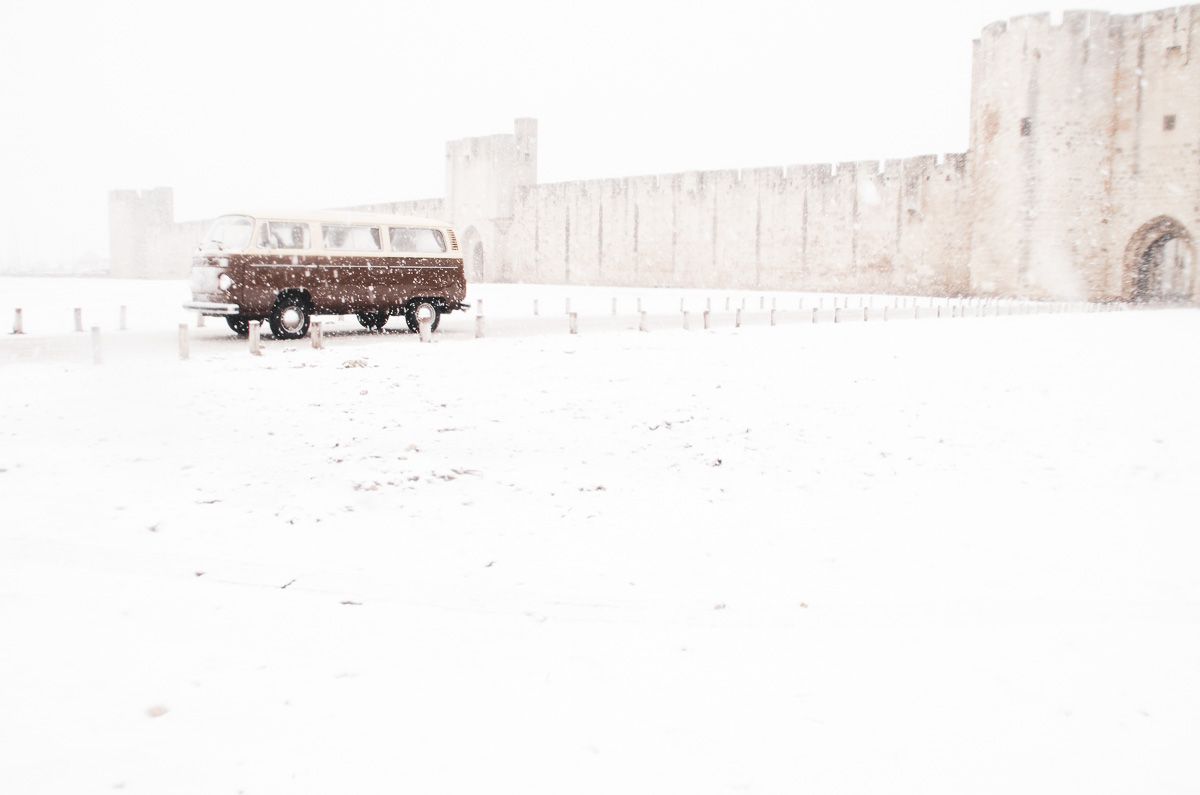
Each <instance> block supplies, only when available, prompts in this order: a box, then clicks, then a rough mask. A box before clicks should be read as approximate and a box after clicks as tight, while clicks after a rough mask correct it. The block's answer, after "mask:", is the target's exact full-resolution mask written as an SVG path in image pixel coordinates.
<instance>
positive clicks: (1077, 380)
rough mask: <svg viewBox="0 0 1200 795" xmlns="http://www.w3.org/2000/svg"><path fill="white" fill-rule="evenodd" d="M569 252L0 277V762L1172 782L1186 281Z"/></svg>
mask: <svg viewBox="0 0 1200 795" xmlns="http://www.w3.org/2000/svg"><path fill="white" fill-rule="evenodd" d="M570 296H571V298H572V301H573V302H574V304H573V308H576V309H577V310H578V311H579V312H580V334H579V335H577V336H572V335H568V334H567V333H566V322H565V319H564V317H563V311H564V306H562V305H561V304H562V303H563V302H565V299H566V297H567V292H566V291H565V290H563V288H531V287H512V286H483V287H481V288H478V289H476V290H475V294H474V295H473V298H474V299H476V300H477V299H478V298H480V297H484V299H485V306H486V307H487V316H488V321H487V322H488V332H489V335H488V336H487V337H485V338H484V339H481V340H476V339H474V320H473V318H472V317H471V315H469V314H458V315H455V316H452V317H450V318H447V319H446V320H445V321H444V323H445V325H444V332H443V333H439V334H438V335H436V336H435V343H434V344H429V345H426V344H420V343H419V342H418V341H417V339H416V337H415V336H414V335H409V334H402V333H393V334H387V333H385V334H367V333H362V332H359V331H357V330H356V329H357V326H356V325H354V324H353V320H352V319H350V322H349V323H346V322H345V320H343V321H342V322H341V324H340V325H339V326H338V327H337V329H338V330H337V331H336V333H334V334H332V335H331V336H330V338H329V340H328V347H327V348H326V349H325V350H313V349H312V348H311V347H310V346H309V345H308V343H307V341H300V342H279V341H273V340H266V341H265V353H264V355H263V356H261V357H252V356H249V355H248V354H247V353H246V349H245V345H246V343H245V342H244V341H239V340H237V339H235V338H234V337H232V335H231V334H229V333H228V332H227V331H226V330H225V329H224V328H223V327H217V323H218V322H219V321H215V320H212V319H210V320H209V322H208V326H207V327H206V328H204V329H194V328H193V329H192V335H193V339H192V358H191V359H190V360H188V361H180V360H179V359H178V357H177V355H176V353H175V345H176V330H175V324H177V323H179V322H181V320H186V319H187V318H186V317H185V316H183V315H182V313H181V312H180V311H179V310H178V303H179V301H180V300H183V299H184V298H185V297H186V289H185V288H184V287H183V286H182V285H181V284H177V283H153V282H147V283H113V282H94V281H87V280H29V279H11V280H3V279H0V309H2V310H3V311H4V312H5V313H6V314H7V313H11V311H12V309H11V308H12V307H15V306H24V307H26V308H27V309H26V314H27V316H26V328H27V332H28V333H27V334H26V335H24V336H23V337H15V336H12V335H8V334H5V335H3V337H2V338H0V407H2V408H0V417H2V420H0V508H2V510H3V513H2V514H0V638H2V639H3V643H2V645H0V791H3V792H12V793H22V795H24V794H25V793H99V792H112V791H123V792H139V793H197V794H199V793H239V792H242V793H247V794H248V795H249V794H251V793H268V794H270V793H313V794H314V795H315V794H317V793H322V794H324V793H396V792H412V793H523V794H524V793H537V794H539V795H540V794H541V793H545V794H546V795H550V794H551V793H553V794H554V795H560V794H561V793H596V794H597V795H600V794H601V793H603V794H604V795H608V794H610V793H618V792H619V793H654V794H655V795H658V794H659V793H741V792H749V793H796V792H813V793H893V792H905V793H922V795H938V794H940V793H946V795H950V793H954V794H955V795H958V794H959V793H967V792H969V793H997V794H999V793H1004V794H1005V795H1011V794H1012V793H1018V792H1047V793H1075V792H1087V793H1131V792H1138V793H1182V792H1196V791H1197V790H1200V767H1198V766H1197V765H1196V762H1195V759H1196V751H1195V749H1196V748H1197V747H1200V576H1197V572H1198V571H1200V536H1198V535H1197V532H1196V526H1197V520H1196V493H1197V486H1196V484H1197V479H1198V478H1200V423H1197V421H1196V411H1197V406H1200V346H1197V345H1196V344H1195V340H1197V339H1200V312H1198V311H1196V310H1164V311H1155V312H1151V311H1146V312H1111V313H1064V314H1037V315H1015V316H1007V315H1002V316H999V317H973V316H969V317H966V318H955V319H942V320H931V321H930V322H926V321H925V320H921V321H918V322H913V321H911V320H909V321H908V322H888V323H882V322H868V323H862V322H855V323H840V324H836V325H835V324H833V323H829V322H820V323H818V324H816V325H813V324H812V323H811V322H810V319H809V317H808V316H807V315H806V314H805V312H806V311H807V310H801V309H800V308H799V302H800V299H801V298H802V296H799V295H793V294H786V295H785V294H778V295H774V296H772V295H767V296H766V297H765V305H766V306H769V305H770V301H771V299H772V298H775V299H776V300H777V302H778V305H779V307H780V315H781V318H780V324H779V325H778V326H776V327H771V326H769V325H768V323H767V320H766V313H765V312H760V311H759V310H758V309H757V303H756V302H757V301H758V300H759V295H758V294H741V293H737V294H730V296H731V300H732V301H733V305H734V306H738V305H740V300H741V298H743V297H745V298H747V300H748V302H749V303H748V306H749V307H750V310H752V311H748V312H747V315H746V324H745V325H744V326H743V327H742V328H736V329H735V328H734V327H733V323H732V320H731V316H730V315H727V314H725V313H724V312H723V309H724V299H725V293H717V292H713V293H711V294H710V293H703V292H693V293H686V294H681V293H680V292H678V291H662V292H651V291H628V290H624V291H614V290H610V289H595V290H582V289H579V288H576V289H573V290H571V291H570ZM613 296H616V297H618V299H619V314H618V316H617V317H616V318H613V317H612V316H611V312H610V302H611V299H612V297H613ZM535 297H538V298H539V301H540V308H541V313H540V314H539V316H538V317H537V318H534V317H533V316H532V310H531V302H532V299H533V298H535ZM638 297H642V298H643V300H644V301H645V302H646V309H647V311H650V312H652V321H653V322H652V323H651V330H650V331H649V332H648V333H639V332H638V331H636V330H633V329H636V325H637V318H636V317H635V316H634V314H633V312H632V311H631V309H632V305H633V302H634V301H635V300H636V299H637V298H638ZM681 297H682V298H683V299H684V301H685V304H686V305H688V306H690V307H691V309H692V310H693V311H699V310H701V309H703V306H704V302H705V301H706V300H707V299H710V298H711V300H712V301H713V303H714V309H715V310H718V309H719V310H720V311H719V312H717V313H716V318H717V319H719V320H720V322H719V323H714V328H713V329H711V330H708V331H704V330H702V329H700V328H699V316H698V315H697V316H696V318H695V320H694V322H693V329H692V330H691V331H684V330H682V328H680V325H681V324H680V322H679V318H680V315H679V311H678V310H679V306H678V302H679V300H680V298H681ZM804 298H805V299H806V304H805V306H806V307H811V305H812V304H811V302H812V301H813V300H820V299H818V298H817V297H815V296H806V297H804ZM875 300H876V304H877V305H880V306H881V305H883V304H884V303H891V304H894V303H896V301H895V299H890V298H888V299H875ZM825 301H826V302H827V303H825V306H826V307H831V302H832V297H826V298H825ZM122 303H124V304H127V305H128V306H129V330H128V331H126V332H119V331H116V326H117V313H118V309H117V305H118V304H122ZM850 303H851V309H853V308H854V305H855V304H856V303H857V297H852V298H851V299H850ZM75 306H82V307H83V308H84V311H85V324H86V325H88V326H89V327H90V326H92V325H99V326H101V327H102V328H103V329H104V343H103V344H104V348H103V350H104V363H103V364H102V365H100V366H96V365H93V364H92V363H91V353H90V346H89V342H88V337H89V335H88V334H75V333H74V332H72V331H71V324H72V318H71V309H72V308H73V307H75ZM793 306H795V308H794V309H793ZM947 307H949V305H947ZM955 311H957V309H956V310H955ZM600 331H603V332H604V333H598V332H600Z"/></svg>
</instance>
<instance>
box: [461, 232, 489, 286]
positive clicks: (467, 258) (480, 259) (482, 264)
mask: <svg viewBox="0 0 1200 795" xmlns="http://www.w3.org/2000/svg"><path fill="white" fill-rule="evenodd" d="M462 250H463V267H464V269H465V270H466V272H467V279H468V280H470V281H475V282H480V281H485V280H486V278H487V258H486V256H485V255H484V251H483V240H481V239H480V236H479V230H478V229H476V228H475V227H473V226H469V227H467V231H465V232H463V245H462Z"/></svg>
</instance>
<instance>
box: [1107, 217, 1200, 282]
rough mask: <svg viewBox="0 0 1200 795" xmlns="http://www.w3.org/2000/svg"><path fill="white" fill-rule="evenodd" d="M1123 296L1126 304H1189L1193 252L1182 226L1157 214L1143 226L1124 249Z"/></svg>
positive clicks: (1194, 274)
mask: <svg viewBox="0 0 1200 795" xmlns="http://www.w3.org/2000/svg"><path fill="white" fill-rule="evenodd" d="M1123 287H1124V289H1123V293H1124V295H1125V297H1126V298H1127V299H1128V300H1130V301H1138V302H1151V301H1154V302H1159V301H1191V300H1193V297H1194V295H1195V290H1196V251H1195V247H1194V245H1193V243H1192V236H1191V235H1190V234H1188V231H1187V229H1186V228H1185V227H1184V225H1183V224H1181V223H1179V222H1178V221H1176V220H1175V219H1174V218H1171V217H1169V216H1166V215H1160V216H1158V217H1157V218H1155V219H1154V220H1152V221H1149V222H1148V223H1146V224H1144V225H1143V226H1142V227H1141V228H1140V229H1138V231H1137V232H1134V234H1133V237H1132V238H1130V240H1129V245H1127V246H1126V247H1125V274H1124V284H1123Z"/></svg>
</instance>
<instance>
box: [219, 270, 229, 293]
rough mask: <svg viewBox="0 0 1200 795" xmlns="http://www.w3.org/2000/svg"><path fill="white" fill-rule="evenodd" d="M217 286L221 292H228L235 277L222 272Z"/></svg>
mask: <svg viewBox="0 0 1200 795" xmlns="http://www.w3.org/2000/svg"><path fill="white" fill-rule="evenodd" d="M217 287H218V289H220V290H221V292H223V293H227V292H229V290H230V288H232V287H233V279H231V278H230V277H229V274H228V273H222V274H221V275H220V276H218V277H217Z"/></svg>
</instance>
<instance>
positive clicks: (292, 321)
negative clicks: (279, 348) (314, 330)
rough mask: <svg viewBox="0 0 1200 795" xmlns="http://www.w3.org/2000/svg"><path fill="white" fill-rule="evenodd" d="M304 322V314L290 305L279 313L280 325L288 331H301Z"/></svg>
mask: <svg viewBox="0 0 1200 795" xmlns="http://www.w3.org/2000/svg"><path fill="white" fill-rule="evenodd" d="M303 324H304V315H303V314H301V313H300V310H299V309H296V308H295V307H288V308H287V309H285V310H283V312H282V313H281V314H280V315H279V325H281V326H283V327H284V329H285V330H287V331H299V329H300V326H302V325H303Z"/></svg>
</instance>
